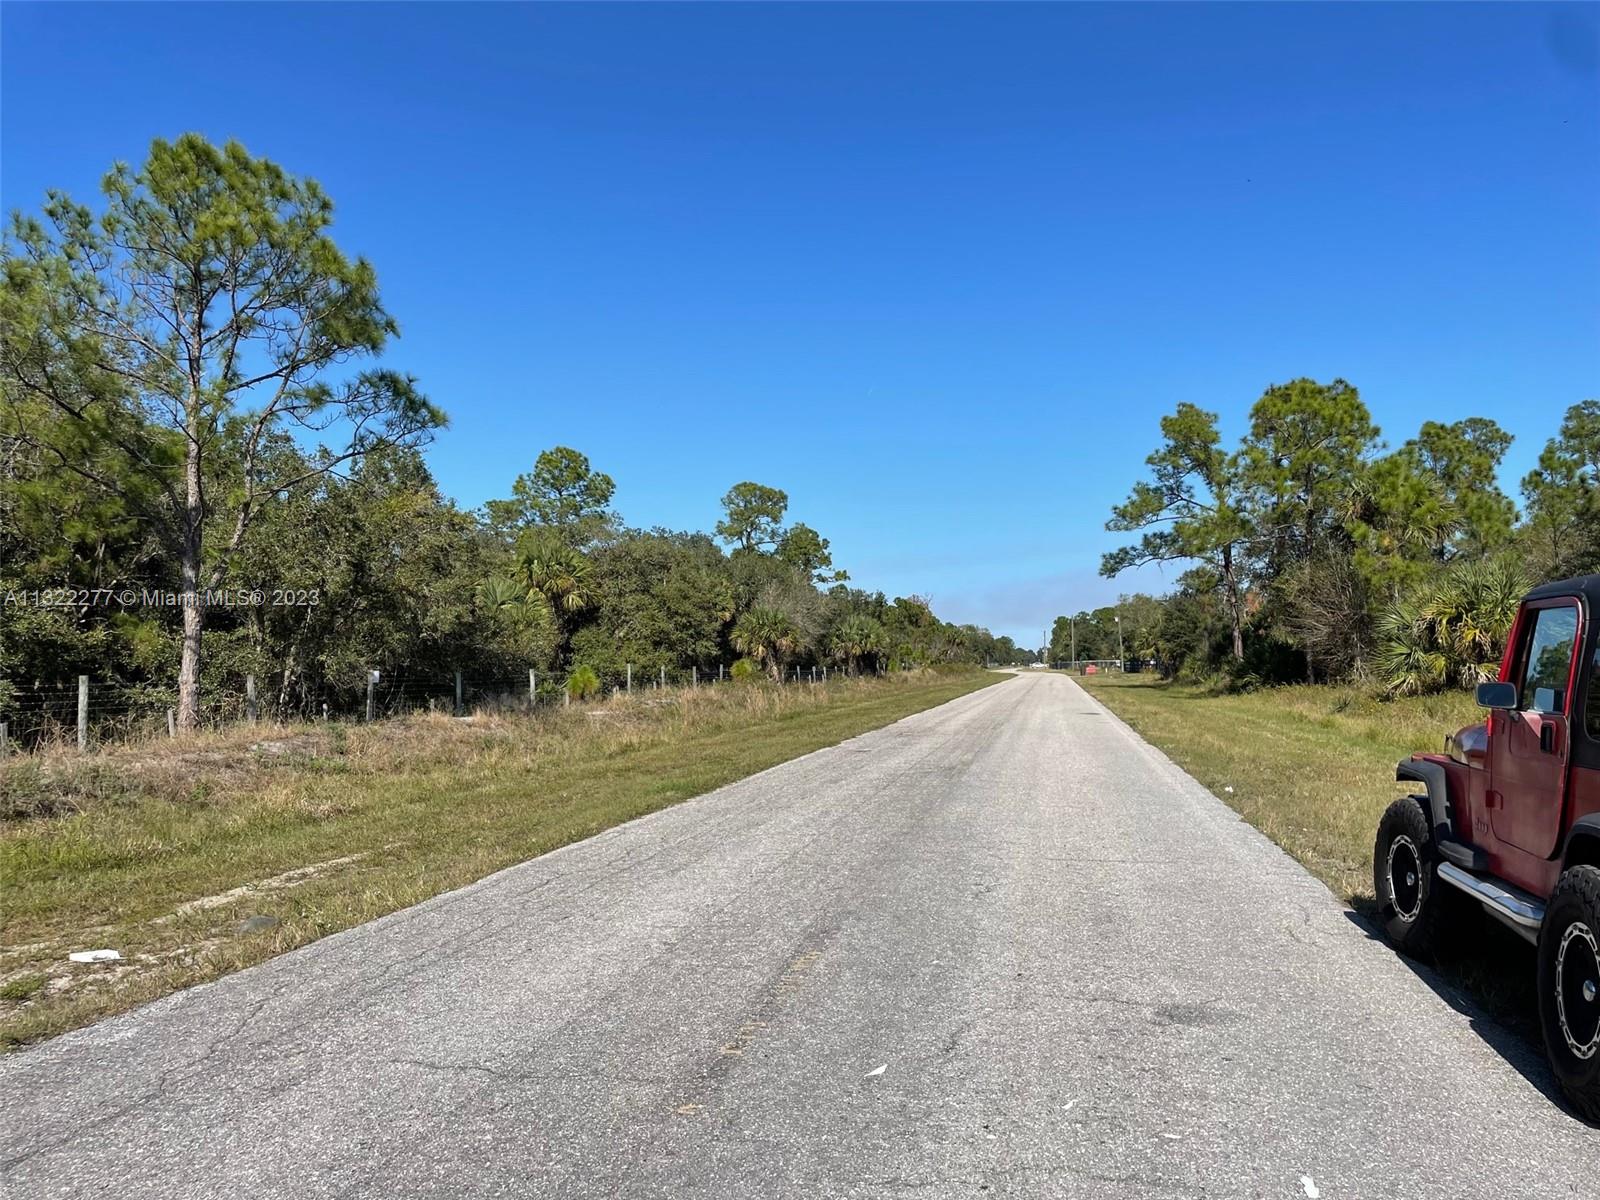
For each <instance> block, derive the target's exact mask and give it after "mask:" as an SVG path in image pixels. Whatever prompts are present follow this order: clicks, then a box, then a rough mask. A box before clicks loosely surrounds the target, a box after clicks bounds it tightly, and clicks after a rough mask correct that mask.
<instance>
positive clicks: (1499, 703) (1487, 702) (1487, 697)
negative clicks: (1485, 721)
mask: <svg viewBox="0 0 1600 1200" xmlns="http://www.w3.org/2000/svg"><path fill="white" fill-rule="evenodd" d="M1478 707H1479V708H1494V709H1514V708H1516V707H1517V685H1516V684H1514V683H1500V682H1498V681H1496V682H1491V683H1480V684H1479V685H1478Z"/></svg>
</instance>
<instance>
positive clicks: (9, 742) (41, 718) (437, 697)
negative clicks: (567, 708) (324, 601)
mask: <svg viewBox="0 0 1600 1200" xmlns="http://www.w3.org/2000/svg"><path fill="white" fill-rule="evenodd" d="M596 674H597V676H598V678H599V680H600V696H601V697H602V698H603V697H606V696H611V695H627V694H634V693H648V692H652V691H663V690H667V691H672V690H680V689H684V688H701V687H704V688H714V687H717V686H719V685H724V684H727V683H728V682H729V681H730V675H729V669H728V666H727V664H719V665H717V666H715V667H711V668H705V669H702V668H700V667H698V666H691V667H687V668H673V667H644V666H635V665H633V664H624V666H623V668H622V670H620V671H602V672H597V673H596ZM844 674H845V673H844V672H843V671H841V670H839V669H838V668H835V667H820V666H819V667H795V668H789V669H787V670H785V671H784V672H783V675H782V682H783V683H785V684H813V683H826V682H828V681H829V680H835V679H839V678H841V677H843V675H844ZM373 675H374V676H375V677H373V678H370V679H369V682H368V684H367V691H366V696H365V698H364V700H362V701H357V702H356V703H354V704H352V702H351V700H350V697H351V690H350V689H349V688H337V689H336V688H332V687H329V688H324V689H315V688H313V689H311V690H310V692H309V694H308V696H307V698H306V700H305V701H303V702H302V703H299V704H295V705H288V706H279V705H278V704H277V703H276V699H275V697H273V696H271V695H270V694H269V692H270V689H260V690H258V688H257V686H256V677H255V676H253V675H247V676H245V677H244V678H243V679H242V680H234V681H230V682H229V683H228V684H227V685H225V686H222V687H216V688H210V689H208V690H207V691H206V693H205V702H204V708H203V710H202V715H201V721H200V724H201V727H202V728H205V729H221V728H224V727H228V726H233V725H238V724H240V723H245V722H254V721H278V720H282V721H293V720H312V721H318V720H328V721H333V720H340V721H351V720H355V721H361V720H382V719H384V718H390V717H401V716H409V715H413V714H417V713H425V712H426V713H441V714H446V715H452V716H468V715H470V714H471V713H474V712H482V711H500V712H516V711H522V712H528V711H532V710H533V709H535V708H540V707H545V706H551V705H564V704H567V703H569V700H568V695H567V686H566V679H565V677H563V676H561V675H558V674H556V673H554V672H548V671H541V670H538V669H536V668H530V669H529V670H528V671H527V672H525V673H523V674H520V675H503V676H468V675H464V674H462V673H460V672H454V673H452V674H449V675H443V676H440V675H413V676H404V675H389V674H387V673H386V672H383V671H381V670H380V671H376V672H373ZM763 677H765V675H763ZM177 703H178V701H177V689H176V688H175V687H163V686H158V685H154V684H128V683H119V682H116V681H112V680H106V679H96V678H93V677H91V676H87V675H81V676H79V677H78V678H77V679H76V680H63V681H55V682H50V683H28V684H24V683H17V682H12V681H8V680H5V679H0V755H4V754H7V753H12V752H18V751H29V750H35V749H39V748H41V747H44V746H48V745H71V744H73V743H74V742H75V743H76V744H77V746H78V747H79V748H80V749H82V750H90V749H92V748H94V747H96V746H100V745H105V744H109V743H113V742H119V741H128V740H133V739H137V738H141V737H151V736H158V735H161V734H166V735H168V736H172V735H174V734H175V733H176V715H177Z"/></svg>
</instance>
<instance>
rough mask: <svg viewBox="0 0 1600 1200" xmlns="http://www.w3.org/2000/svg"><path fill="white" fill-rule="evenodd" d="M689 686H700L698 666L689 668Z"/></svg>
mask: <svg viewBox="0 0 1600 1200" xmlns="http://www.w3.org/2000/svg"><path fill="white" fill-rule="evenodd" d="M689 686H690V687H699V686H700V667H699V666H698V665H692V666H690V668H689Z"/></svg>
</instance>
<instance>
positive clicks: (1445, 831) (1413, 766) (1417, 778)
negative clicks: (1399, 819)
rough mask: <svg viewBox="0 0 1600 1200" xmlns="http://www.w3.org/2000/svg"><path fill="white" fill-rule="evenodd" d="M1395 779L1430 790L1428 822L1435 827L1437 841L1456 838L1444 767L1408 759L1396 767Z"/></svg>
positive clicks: (1434, 834)
mask: <svg viewBox="0 0 1600 1200" xmlns="http://www.w3.org/2000/svg"><path fill="white" fill-rule="evenodd" d="M1394 777H1395V781H1396V782H1397V783H1405V782H1406V781H1408V780H1410V781H1412V782H1415V783H1420V784H1422V785H1423V786H1425V787H1426V788H1427V789H1428V821H1429V823H1430V824H1431V825H1432V826H1433V837H1434V840H1435V841H1437V840H1438V839H1439V838H1448V837H1454V836H1455V831H1456V827H1455V822H1454V821H1453V820H1452V817H1453V814H1454V810H1453V809H1452V808H1451V806H1450V777H1449V776H1448V775H1446V774H1445V773H1444V768H1443V767H1441V766H1440V765H1439V764H1438V763H1435V762H1426V761H1423V760H1420V759H1415V758H1408V759H1405V760H1404V761H1403V762H1401V763H1400V765H1399V766H1397V767H1395V769H1394Z"/></svg>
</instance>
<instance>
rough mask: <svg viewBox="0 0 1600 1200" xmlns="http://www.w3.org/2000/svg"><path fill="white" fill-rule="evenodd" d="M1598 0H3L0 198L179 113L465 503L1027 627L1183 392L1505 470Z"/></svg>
mask: <svg viewBox="0 0 1600 1200" xmlns="http://www.w3.org/2000/svg"><path fill="white" fill-rule="evenodd" d="M1596 13H1597V9H1596V7H1595V6H1592V5H1590V6H1583V7H1579V6H1543V5H1537V4H1519V5H1511V6H1505V7H1500V6H1493V5H1470V6H1464V7H1452V6H1429V5H1420V4H1419V5H1405V6H1401V7H1385V6H1378V5H1290V6H1283V7H1264V6H1263V7H1233V6H1199V5H1181V6H1179V5H1161V6H1136V5H1124V6H1116V7H1077V6H1056V7H1045V6H1035V5H1029V6H1008V7H1002V6H993V5H991V6H953V5H951V6H934V7H924V6H915V5H884V6H871V7H847V6H840V5H812V6H759V7H758V6H732V5H720V6H704V7H677V6H665V5H654V6H646V7H631V6H575V5H563V6H542V7H531V6H521V5H511V4H501V5H488V6H476V5H465V4H453V5H437V6H421V5H417V6H388V5H382V4H359V5H332V4H300V5H290V6H275V5H266V4H237V5H215V6H211V5H188V4H186V5H179V6H175V7H167V6H158V5H149V4H129V5H116V6H108V7H100V6H94V5H85V4H73V5H66V4H55V5H43V4H32V3H7V4H6V5H5V6H4V9H3V17H0V23H3V25H0V33H3V38H4V43H3V54H4V72H3V83H0V101H3V117H0V122H3V124H0V134H3V142H0V148H3V160H0V200H3V203H4V205H5V207H6V208H7V209H8V210H9V209H12V208H16V207H23V208H28V209H33V208H36V207H37V205H38V203H39V200H40V198H41V197H42V194H43V192H44V190H45V189H46V188H47V187H58V188H64V189H66V190H68V191H70V192H71V193H73V194H74V195H76V196H77V197H78V198H79V199H91V198H92V197H93V196H94V194H95V188H96V186H97V183H98V180H99V178H100V176H101V174H102V173H103V172H104V171H105V169H106V168H107V167H108V166H109V164H110V163H111V162H112V161H113V160H115V159H127V160H135V161H137V160H139V159H140V158H142V156H143V153H144V151H145V149H146V148H147V146H148V143H149V141H150V139H151V138H152V137H154V136H158V135H159V136H164V137H169V138H170V137H173V136H176V135H177V134H179V133H181V132H183V131H185V130H199V131H200V132H203V133H205V134H206V135H208V136H209V137H212V138H213V139H218V140H220V139H223V138H228V137H235V138H238V139H240V140H241V141H243V142H244V143H245V144H246V145H247V146H248V147H249V148H250V149H251V150H252V151H253V152H255V153H257V154H264V155H266V156H268V157H271V158H273V159H275V160H276V161H278V162H280V163H281V164H283V165H284V166H285V167H286V168H288V169H289V170H291V171H293V172H295V173H297V174H304V175H311V176H314V177H316V178H317V179H318V180H320V181H321V182H322V183H323V185H324V186H325V188H326V189H327V190H328V192H329V193H330V194H331V195H332V196H333V198H334V200H335V202H336V203H337V205H338V213H339V219H338V222H337V225H336V228H335V232H336V236H337V238H338V240H339V241H340V243H341V245H343V246H344V247H345V248H346V249H347V250H349V251H351V252H356V253H360V254H364V255H366V256H367V257H369V258H370V259H372V261H373V262H374V264H375V265H376V266H377V268H378V272H379V278H380V280H381V281H382V284H383V288H384V295H385V299H386V302H387V303H388V305H389V307H390V308H391V310H392V311H393V312H394V313H395V314H396V316H397V317H398V319H399V321H400V324H401V329H402V333H403V336H402V338H401V340H400V341H398V342H397V343H395V344H394V346H393V348H392V351H391V352H390V354H389V355H388V361H389V363H390V364H392V365H393V366H395V367H398V368H402V369H405V370H409V371H412V372H414V373H415V374H417V375H418V376H419V377H420V378H421V380H422V382H423V384H424V386H425V388H426V389H427V391H428V392H429V393H430V395H432V396H433V398H434V399H436V400H437V401H439V402H440V403H441V404H442V405H443V406H444V407H445V408H446V409H447V410H448V411H449V413H450V415H451V421H452V424H451V428H450V429H449V430H448V431H446V432H445V433H444V434H443V435H442V436H441V437H440V438H439V440H438V442H437V444H436V445H435V446H434V448H433V449H432V450H431V451H430V455H429V457H430V461H431V463H432V465H433V467H434V470H435V472H436V473H437V475H438V478H439V480H440V482H441V484H442V485H443V487H444V488H445V490H446V491H447V492H449V493H450V494H451V495H453V496H454V497H456V498H457V499H458V500H459V501H460V502H462V503H463V504H465V505H468V506H471V505H476V504H478V503H480V502H482V501H483V500H484V499H486V498H489V497H492V496H497V495H504V494H506V493H507V491H508V489H509V486H510V481H511V479H512V478H513V477H514V476H515V475H516V474H517V473H518V472H520V471H524V470H526V469H527V468H528V467H529V465H530V464H531V462H532V460H533V458H534V456H535V454H537V452H538V451H539V450H540V449H542V448H544V447H547V446H551V445H555V444H567V445H572V446H576V447H578V448H579V449H581V450H583V451H584V452H585V453H587V454H588V455H589V456H590V457H591V458H592V459H593V461H594V462H595V464H596V465H597V466H599V467H600V468H602V469H603V470H606V471H607V472H609V473H610V474H612V475H613V476H614V477H615V478H616V480H617V484H618V488H617V504H618V507H619V509H620V510H621V511H622V513H623V515H624V516H625V517H626V518H627V519H628V520H629V521H630V522H632V523H635V524H639V525H665V526H670V527H675V528H699V529H709V528H710V526H711V524H712V522H713V521H714V520H715V519H716V516H717V499H718V497H719V496H720V495H721V494H722V492H723V491H724V490H725V489H726V488H727V487H728V486H729V485H730V484H732V483H734V482H736V481H738V480H741V479H746V478H750V479H755V480H758V481H760V482H763V483H768V484H772V485H775V486H779V487H782V488H784V489H786V490H787V491H788V493H789V495H790V497H791V507H790V515H791V517H792V518H794V519H799V520H804V521H806V522H807V523H809V524H811V525H813V526H815V527H816V528H818V529H819V530H820V531H821V532H822V533H823V534H824V535H825V536H827V537H830V538H831V539H832V541H833V546H834V550H835V556H836V560H837V561H838V562H839V563H840V564H841V565H843V566H845V567H846V568H847V569H849V570H850V571H851V573H852V575H853V576H854V577H855V580H856V581H857V582H859V583H861V584H863V585H865V586H869V587H874V588H883V589H884V590H885V591H888V592H889V593H890V594H903V593H907V592H913V591H915V592H920V593H924V594H929V595H931V596H932V597H933V599H934V602H935V606H936V608H937V609H938V610H939V612H940V613H941V615H944V616H946V617H949V618H955V619H960V620H973V621H978V622H981V623H984V624H987V625H989V626H990V627H991V628H993V629H995V630H996V631H997V632H1005V633H1010V634H1012V635H1013V636H1015V637H1017V638H1018V639H1019V640H1021V641H1024V642H1025V643H1027V644H1036V643H1037V642H1038V639H1039V632H1040V631H1041V630H1042V629H1043V627H1044V626H1045V625H1046V624H1047V623H1048V622H1049V620H1050V619H1051V618H1052V617H1053V616H1054V615H1055V614H1057V613H1059V612H1063V611H1067V610H1075V609H1078V608H1084V607H1092V606H1094V605H1095V604H1098V603H1104V602H1106V601H1107V600H1109V599H1111V598H1114V597H1115V595H1116V593H1117V592H1118V591H1119V590H1132V589H1133V588H1135V587H1146V588H1159V587H1161V586H1163V583H1164V580H1163V578H1162V577H1161V576H1160V575H1157V574H1154V573H1151V574H1147V575H1141V576H1137V577H1133V578H1129V577H1124V579H1123V580H1121V581H1118V582H1109V581H1105V580H1100V579H1098V578H1097V576H1096V567H1097V565H1098V561H1099V557H1100V554H1101V553H1102V552H1104V551H1105V550H1107V549H1109V548H1110V547H1112V546H1113V545H1115V544H1116V538H1115V537H1114V536H1113V535H1110V534H1107V533H1106V532H1105V531H1104V529H1103V523H1104V521H1105V518H1106V515H1107V510H1108V509H1109V507H1110V505H1111V504H1113V503H1114V502H1115V501H1117V500H1118V499H1120V498H1121V497H1122V496H1123V495H1124V494H1125V493H1126V491H1127V489H1128V487H1129V485H1130V484H1131V483H1132V482H1133V480H1134V479H1135V478H1136V477H1138V476H1139V475H1140V473H1141V471H1142V461H1143V458H1144V456H1145V455H1146V454H1147V453H1148V452H1149V451H1150V449H1151V448H1152V447H1153V445H1154V444H1155V440H1156V436H1157V428H1156V422H1157V420H1158V418H1159V417H1160V416H1161V415H1162V414H1163V413H1164V412H1167V411H1169V410H1170V409H1171V408H1172V407H1173V406H1174V405H1175V404H1176V403H1177V402H1178V401H1180V400H1190V401H1194V402H1196V403H1199V404H1201V405H1204V406H1206V407H1209V408H1213V409H1216V410H1219V411H1221V412H1222V413H1223V414H1224V420H1225V428H1226V429H1227V430H1228V431H1229V433H1230V434H1232V435H1237V433H1238V432H1240V430H1241V429H1242V426H1243V423H1244V418H1245V414H1246V412H1247V410H1248V408H1249V405H1250V404H1251V402H1252V401H1253V400H1254V399H1255V398H1256V397H1257V396H1258V395H1259V394H1260V393H1261V391H1262V390H1263V388H1264V387H1266V386H1267V385H1268V384H1270V383H1273V382H1279V381H1284V380H1287V379H1290V378H1293V377H1295V376H1300V375H1310V376H1313V377H1316V378H1319V379H1328V378H1332V377H1334V376H1341V375H1342V376H1343V377H1345V378H1347V379H1349V380H1350V381H1352V382H1353V383H1355V384H1356V385H1357V386H1358V387H1360V389H1361V391H1362V394H1363V396H1364V398H1365V399H1366V400H1367V402H1368V403H1369V405H1370V406H1371V408H1372V410H1373V413H1374V416H1375V417H1376V419H1377V421H1378V423H1379V424H1380V425H1381V426H1382V427H1383V429H1384V432H1385V435H1386V437H1387V438H1388V439H1389V440H1390V441H1391V442H1392V443H1396V444H1398V443H1399V442H1400V441H1403V440H1404V439H1405V438H1406V437H1407V436H1409V435H1411V434H1412V433H1413V432H1414V431H1415V429H1416V427H1417V426H1418V425H1419V424H1420V423H1421V422H1422V421H1423V420H1425V419H1428V418H1438V419H1453V418H1455V417H1459V416H1467V415H1477V414H1481V415H1487V416H1493V417H1495V418H1496V419H1497V420H1499V421H1501V422H1502V423H1503V424H1504V425H1506V426H1507V427H1508V428H1509V429H1510V430H1512V432H1514V433H1515V434H1516V435H1517V437H1518V441H1517V444H1516V447H1515V449H1514V450H1513V452H1512V455H1511V458H1510V461H1509V462H1508V464H1507V472H1506V473H1507V484H1508V486H1511V487H1512V488H1513V490H1514V484H1515V481H1516V479H1518V478H1520V476H1521V475H1522V474H1523V473H1524V472H1525V471H1526V470H1528V469H1529V467H1531V465H1532V463H1533V460H1534V458H1535V457H1536V455H1537V453H1538V450H1539V448H1540V447H1541V446H1542V444H1543V442H1544V440H1545V439H1546V438H1547V437H1549V436H1550V434H1551V433H1553V432H1554V430H1555V427H1556V425H1557V423H1558V421H1559V418H1560V414H1561V412H1562V410H1563V409H1565V407H1566V406H1567V405H1569V404H1572V403H1574V402H1576V401H1578V400H1580V399H1583V398H1585V397H1586V396H1593V395H1600V219H1597V218H1600V32H1597V29H1600V25H1597V18H1596Z"/></svg>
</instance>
